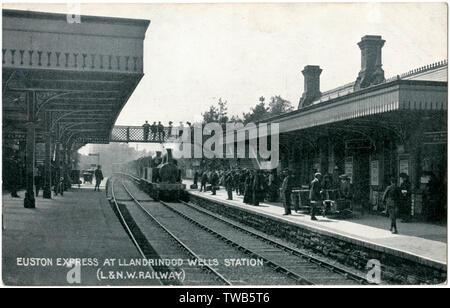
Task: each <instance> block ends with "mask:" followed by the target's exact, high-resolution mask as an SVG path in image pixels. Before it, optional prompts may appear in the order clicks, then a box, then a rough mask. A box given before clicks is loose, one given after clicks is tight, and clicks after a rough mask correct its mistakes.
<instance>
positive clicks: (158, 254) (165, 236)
mask: <svg viewBox="0 0 450 308" xmlns="http://www.w3.org/2000/svg"><path fill="white" fill-rule="evenodd" d="M118 182H119V186H116V185H117V184H118ZM118 188H119V189H120V190H121V192H120V194H121V195H122V198H120V199H118V198H117V189H118ZM124 194H127V195H128V196H129V197H130V198H131V201H128V200H129V199H128V200H127V199H126V198H123V195H124ZM111 195H112V199H113V200H114V201H113V202H114V204H115V208H116V211H117V212H118V214H119V215H118V216H119V219H120V220H121V222H122V224H123V225H124V228H125V230H126V231H127V233H128V234H129V235H130V238H131V239H132V241H133V243H134V244H135V246H136V248H137V249H138V251H139V252H140V254H141V256H142V257H143V258H145V259H150V260H153V261H154V262H155V261H156V263H157V264H161V263H164V262H161V261H162V260H166V261H168V263H170V260H174V261H180V262H181V263H178V262H177V263H176V264H175V265H172V266H170V265H169V266H168V265H164V264H163V265H157V266H154V267H153V268H154V270H155V271H159V272H164V273H168V272H182V273H183V276H184V279H172V280H163V281H162V284H164V285H205V284H206V285H230V284H231V283H230V282H228V281H227V280H226V279H225V278H224V277H223V276H222V275H220V274H219V273H217V272H216V271H215V270H214V269H213V268H212V267H210V266H209V265H207V264H204V263H201V262H197V264H196V265H195V266H192V265H189V264H190V262H195V261H196V260H197V261H198V260H201V258H200V257H199V256H198V255H197V254H196V253H194V252H193V251H192V250H191V249H190V248H189V247H188V246H187V245H185V244H184V243H183V242H182V241H181V240H180V239H179V238H178V237H177V236H175V235H174V234H173V233H172V232H171V231H170V230H168V229H167V228H166V227H165V226H164V225H162V224H161V223H160V222H159V220H158V219H156V218H155V217H154V216H153V215H152V214H151V213H149V212H148V211H147V210H146V209H145V208H144V207H142V205H141V203H140V202H139V201H138V200H137V199H136V198H135V197H134V196H133V195H132V194H131V193H130V191H129V190H128V189H127V187H126V186H125V185H124V183H123V182H122V181H121V180H118V179H114V180H112V182H111ZM118 200H125V201H118ZM150 203H155V204H157V202H150Z"/></svg>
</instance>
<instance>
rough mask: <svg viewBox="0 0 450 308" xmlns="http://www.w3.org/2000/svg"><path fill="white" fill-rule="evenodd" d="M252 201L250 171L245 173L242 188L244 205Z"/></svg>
mask: <svg viewBox="0 0 450 308" xmlns="http://www.w3.org/2000/svg"><path fill="white" fill-rule="evenodd" d="M252 199H253V174H252V171H251V170H248V171H247V176H246V178H245V188H244V203H246V204H250V203H252Z"/></svg>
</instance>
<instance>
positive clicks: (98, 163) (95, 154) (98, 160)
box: [88, 153, 100, 166]
mask: <svg viewBox="0 0 450 308" xmlns="http://www.w3.org/2000/svg"><path fill="white" fill-rule="evenodd" d="M88 155H89V156H97V166H98V165H100V153H89V154H88Z"/></svg>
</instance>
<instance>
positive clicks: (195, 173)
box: [194, 170, 198, 186]
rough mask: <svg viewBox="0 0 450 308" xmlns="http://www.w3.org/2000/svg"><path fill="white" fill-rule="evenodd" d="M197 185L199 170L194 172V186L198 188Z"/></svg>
mask: <svg viewBox="0 0 450 308" xmlns="http://www.w3.org/2000/svg"><path fill="white" fill-rule="evenodd" d="M197 183H198V172H197V170H196V171H195V172H194V185H196V186H197Z"/></svg>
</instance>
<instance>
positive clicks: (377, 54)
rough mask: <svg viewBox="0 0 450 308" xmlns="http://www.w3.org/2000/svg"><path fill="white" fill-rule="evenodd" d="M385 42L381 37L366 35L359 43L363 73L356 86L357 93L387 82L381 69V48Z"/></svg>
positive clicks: (359, 76) (360, 73)
mask: <svg viewBox="0 0 450 308" xmlns="http://www.w3.org/2000/svg"><path fill="white" fill-rule="evenodd" d="M384 42H385V40H383V39H382V38H381V35H366V36H364V37H362V38H361V41H360V42H359V43H358V46H359V48H360V49H361V71H360V72H359V74H358V78H357V79H356V82H355V85H354V90H355V91H356V90H359V89H363V88H366V87H369V86H372V85H376V84H379V83H382V82H383V81H384V80H385V79H384V71H383V69H382V68H381V66H382V62H381V48H382V47H383V45H384Z"/></svg>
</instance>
